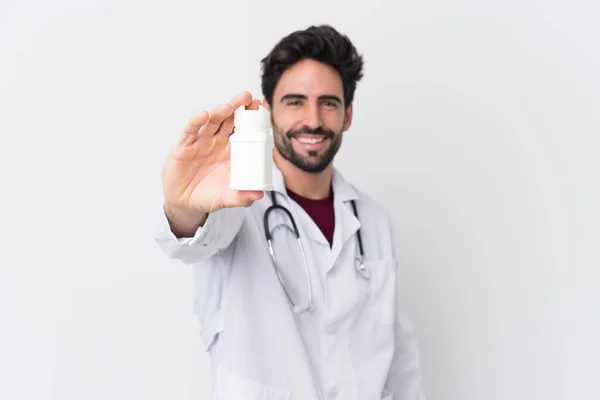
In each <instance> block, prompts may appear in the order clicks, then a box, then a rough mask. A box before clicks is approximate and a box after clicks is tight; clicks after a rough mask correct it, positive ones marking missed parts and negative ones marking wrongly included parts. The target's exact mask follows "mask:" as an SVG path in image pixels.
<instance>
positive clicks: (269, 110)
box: [262, 97, 273, 128]
mask: <svg viewBox="0 0 600 400" xmlns="http://www.w3.org/2000/svg"><path fill="white" fill-rule="evenodd" d="M262 106H263V107H264V108H266V109H267V111H268V112H269V113H271V114H273V113H272V112H271V106H270V105H269V102H268V101H267V99H265V98H264V97H263V99H262ZM269 120H270V121H271V122H270V123H271V128H272V127H273V115H271V117H270V118H269Z"/></svg>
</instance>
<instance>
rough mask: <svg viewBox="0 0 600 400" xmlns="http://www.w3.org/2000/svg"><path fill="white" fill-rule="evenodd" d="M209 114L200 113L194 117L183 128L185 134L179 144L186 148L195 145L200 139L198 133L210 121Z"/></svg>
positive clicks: (205, 112)
mask: <svg viewBox="0 0 600 400" xmlns="http://www.w3.org/2000/svg"><path fill="white" fill-rule="evenodd" d="M208 117H209V114H208V112H207V111H200V112H199V113H198V114H196V115H194V116H193V117H192V118H191V119H190V120H189V121H188V123H187V125H186V126H185V128H183V133H182V135H181V138H180V139H179V144H182V145H184V146H186V145H189V144H192V143H194V141H195V140H196V138H197V137H198V131H199V130H200V128H201V127H202V126H203V125H204V124H205V123H206V121H208Z"/></svg>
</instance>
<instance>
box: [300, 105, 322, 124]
mask: <svg viewBox="0 0 600 400" xmlns="http://www.w3.org/2000/svg"><path fill="white" fill-rule="evenodd" d="M304 124H305V125H307V126H308V127H310V129H313V130H315V129H318V128H320V127H322V126H323V118H322V116H321V110H320V109H319V107H318V106H317V105H311V106H310V107H306V113H305V115H304Z"/></svg>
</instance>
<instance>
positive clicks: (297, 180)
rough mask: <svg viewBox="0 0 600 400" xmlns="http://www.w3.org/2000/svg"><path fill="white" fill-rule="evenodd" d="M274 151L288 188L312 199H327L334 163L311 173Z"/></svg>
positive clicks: (276, 161) (275, 159)
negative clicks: (320, 170)
mask: <svg viewBox="0 0 600 400" xmlns="http://www.w3.org/2000/svg"><path fill="white" fill-rule="evenodd" d="M274 153H275V154H274V161H275V164H276V165H277V167H278V168H279V170H280V171H281V174H282V175H283V180H284V182H285V186H286V188H288V189H289V190H291V191H292V192H294V193H296V194H298V195H300V196H302V197H306V198H308V199H312V200H320V199H325V198H327V197H328V196H329V194H330V192H331V181H332V179H333V164H330V165H329V166H328V167H327V168H325V169H324V170H323V171H322V172H318V173H310V172H306V171H302V170H301V169H299V168H298V167H296V166H295V165H293V164H292V163H290V162H289V161H288V160H286V159H285V158H283V157H282V156H281V155H280V154H279V153H278V152H277V151H275V152H274Z"/></svg>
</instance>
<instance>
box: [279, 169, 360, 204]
mask: <svg viewBox="0 0 600 400" xmlns="http://www.w3.org/2000/svg"><path fill="white" fill-rule="evenodd" d="M331 183H332V187H333V198H334V199H335V201H340V202H342V203H344V202H347V201H350V200H357V199H358V198H359V196H358V192H357V191H356V189H355V188H354V187H353V186H352V185H351V184H350V183H349V182H348V181H347V180H346V179H345V178H344V177H343V175H342V174H341V172H340V171H339V170H338V169H337V168H334V169H333V177H332V182H331ZM273 190H274V191H276V192H278V193H280V194H283V195H284V196H287V190H286V187H285V181H284V179H283V174H282V173H281V170H280V169H279V167H277V165H276V164H275V162H273Z"/></svg>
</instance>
